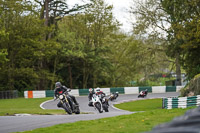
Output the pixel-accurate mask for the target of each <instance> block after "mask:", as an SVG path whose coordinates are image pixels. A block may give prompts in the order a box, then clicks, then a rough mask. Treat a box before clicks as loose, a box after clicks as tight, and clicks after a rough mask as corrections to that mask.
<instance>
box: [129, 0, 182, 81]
mask: <svg viewBox="0 0 200 133" xmlns="http://www.w3.org/2000/svg"><path fill="white" fill-rule="evenodd" d="M171 2H173V1H171ZM180 2H181V1H180ZM135 4H136V5H134V6H132V7H131V8H130V13H131V14H134V15H136V16H137V21H136V23H135V24H134V25H133V26H134V32H135V33H139V34H140V35H144V36H145V38H148V37H149V36H154V37H157V38H158V39H161V40H166V41H165V43H164V45H163V43H160V45H161V44H162V45H163V46H164V47H168V50H166V54H167V55H168V56H169V57H172V58H175V60H176V61H175V63H176V75H177V84H176V85H181V66H180V55H181V48H180V45H179V44H180V43H181V40H178V39H177V38H176V35H175V34H176V28H175V27H173V25H174V23H177V22H178V18H177V16H176V15H174V13H175V12H174V10H173V9H170V10H168V11H171V12H172V13H169V12H167V11H166V10H165V7H164V2H163V1H162V0H161V1H160V0H148V1H137V2H136V3H135Z"/></svg>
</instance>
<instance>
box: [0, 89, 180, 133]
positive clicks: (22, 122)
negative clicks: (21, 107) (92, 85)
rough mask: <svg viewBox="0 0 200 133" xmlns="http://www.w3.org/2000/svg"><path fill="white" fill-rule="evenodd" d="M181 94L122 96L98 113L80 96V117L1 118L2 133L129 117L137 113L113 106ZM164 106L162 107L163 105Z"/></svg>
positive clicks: (49, 103) (54, 103) (48, 104)
mask: <svg viewBox="0 0 200 133" xmlns="http://www.w3.org/2000/svg"><path fill="white" fill-rule="evenodd" d="M179 94H180V93H179V92H167V93H149V94H148V96H147V97H146V98H138V97H137V96H138V95H137V94H123V95H122V94H121V95H119V97H118V98H117V100H115V101H109V104H110V106H109V112H103V113H98V111H97V110H95V109H94V108H93V107H89V106H88V97H87V96H79V97H76V99H77V101H78V103H79V106H80V110H81V112H82V113H81V114H79V115H75V114H73V115H68V114H66V115H17V116H0V133H9V132H21V131H28V130H33V129H36V128H42V127H49V126H53V125H56V124H61V123H72V122H76V121H83V120H95V119H100V118H105V117H114V116H118V115H128V114H132V113H136V112H130V111H125V110H120V109H118V108H115V107H114V106H113V105H114V104H117V103H122V102H127V101H132V100H142V99H152V98H166V97H177V96H179ZM57 103H58V101H57V100H56V101H54V100H49V101H46V102H44V103H42V104H41V105H40V107H41V108H43V109H58V108H57ZM161 106H162V105H161Z"/></svg>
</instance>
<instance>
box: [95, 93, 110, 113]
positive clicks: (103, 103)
mask: <svg viewBox="0 0 200 133" xmlns="http://www.w3.org/2000/svg"><path fill="white" fill-rule="evenodd" d="M101 99H102V100H101ZM92 103H93V106H94V108H95V109H97V110H98V111H99V113H102V112H103V110H105V112H108V104H107V99H106V98H105V97H101V96H100V95H96V94H93V96H92Z"/></svg>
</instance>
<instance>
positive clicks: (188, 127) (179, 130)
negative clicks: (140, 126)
mask: <svg viewBox="0 0 200 133" xmlns="http://www.w3.org/2000/svg"><path fill="white" fill-rule="evenodd" d="M146 133H200V107H197V108H195V109H191V110H188V111H187V112H186V113H185V114H184V115H183V116H180V117H176V118H174V119H173V120H172V121H171V122H168V123H164V124H161V125H158V126H156V127H154V128H153V129H152V131H150V132H146Z"/></svg>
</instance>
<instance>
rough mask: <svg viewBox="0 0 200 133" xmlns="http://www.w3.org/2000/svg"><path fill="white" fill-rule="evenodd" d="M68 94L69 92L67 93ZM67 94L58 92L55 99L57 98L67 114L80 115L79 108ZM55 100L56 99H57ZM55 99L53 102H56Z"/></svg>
mask: <svg viewBox="0 0 200 133" xmlns="http://www.w3.org/2000/svg"><path fill="white" fill-rule="evenodd" d="M68 92H69V91H68ZM68 92H65V93H62V92H59V95H58V96H57V98H59V100H60V102H61V103H62V107H63V109H64V110H65V111H66V112H67V113H68V114H69V115H71V114H72V113H75V114H80V109H79V106H78V105H76V104H75V103H74V102H73V100H72V98H71V97H70V96H69V94H68ZM57 98H56V99H57ZM56 99H55V100H56Z"/></svg>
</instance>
